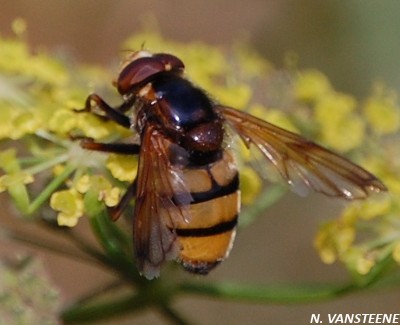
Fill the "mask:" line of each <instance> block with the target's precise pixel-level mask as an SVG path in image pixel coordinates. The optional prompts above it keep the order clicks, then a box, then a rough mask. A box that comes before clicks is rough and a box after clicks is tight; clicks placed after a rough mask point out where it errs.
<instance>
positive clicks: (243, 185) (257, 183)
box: [240, 167, 262, 204]
mask: <svg viewBox="0 0 400 325" xmlns="http://www.w3.org/2000/svg"><path fill="white" fill-rule="evenodd" d="M261 188H262V181H261V179H260V177H259V176H258V175H257V173H256V172H255V171H254V170H253V169H252V168H250V167H244V168H242V169H241V170H240V189H241V201H242V203H243V204H251V203H252V202H254V200H256V199H257V196H258V194H260V191H261Z"/></svg>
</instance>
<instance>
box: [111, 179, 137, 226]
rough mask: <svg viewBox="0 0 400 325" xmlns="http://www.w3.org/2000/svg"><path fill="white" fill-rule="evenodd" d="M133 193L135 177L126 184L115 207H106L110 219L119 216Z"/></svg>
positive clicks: (134, 190) (115, 218)
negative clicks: (126, 186)
mask: <svg viewBox="0 0 400 325" xmlns="http://www.w3.org/2000/svg"><path fill="white" fill-rule="evenodd" d="M135 193H136V179H135V180H134V181H133V182H132V184H131V185H129V186H128V188H127V189H126V192H125V194H124V195H123V196H122V198H121V200H120V201H119V203H118V204H117V205H116V206H115V207H112V208H108V212H109V214H110V217H111V220H113V221H116V220H117V219H118V218H119V217H120V216H121V214H122V212H124V210H125V209H126V207H127V206H128V204H129V202H130V201H131V200H132V198H133V197H134V196H135Z"/></svg>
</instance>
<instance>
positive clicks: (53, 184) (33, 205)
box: [27, 165, 76, 214]
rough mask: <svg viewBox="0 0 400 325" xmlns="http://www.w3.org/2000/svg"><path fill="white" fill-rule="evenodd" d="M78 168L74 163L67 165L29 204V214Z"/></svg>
mask: <svg viewBox="0 0 400 325" xmlns="http://www.w3.org/2000/svg"><path fill="white" fill-rule="evenodd" d="M75 169H76V167H75V166H73V165H66V166H65V169H64V170H63V171H62V173H61V174H59V175H57V177H55V178H54V179H53V180H52V181H51V182H50V183H49V184H48V185H47V186H46V188H45V189H44V190H43V191H41V192H40V194H39V195H38V196H37V197H36V198H35V200H33V201H32V202H31V204H30V205H29V208H28V211H27V214H32V213H34V212H35V211H36V210H37V209H39V208H40V206H41V205H42V204H43V203H44V202H45V201H46V200H47V199H48V198H49V197H50V196H51V195H52V194H53V192H54V191H55V190H56V189H57V188H58V187H60V186H61V185H62V184H64V183H65V180H66V179H67V178H68V177H69V176H70V175H71V174H72V173H73V171H74V170H75Z"/></svg>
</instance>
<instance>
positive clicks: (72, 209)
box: [50, 189, 84, 227]
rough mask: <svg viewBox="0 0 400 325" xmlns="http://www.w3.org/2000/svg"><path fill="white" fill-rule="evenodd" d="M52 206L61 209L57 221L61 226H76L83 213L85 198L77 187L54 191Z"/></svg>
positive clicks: (57, 209) (51, 200)
mask: <svg viewBox="0 0 400 325" xmlns="http://www.w3.org/2000/svg"><path fill="white" fill-rule="evenodd" d="M50 207H51V208H52V209H53V210H56V211H59V213H58V215H57V222H58V224H59V225H60V226H67V227H74V226H75V225H76V224H77V223H78V220H79V218H80V217H82V215H83V210H84V204H83V198H82V195H81V194H80V193H78V192H77V191H76V190H75V189H69V190H62V191H58V192H54V193H53V195H52V196H51V199H50Z"/></svg>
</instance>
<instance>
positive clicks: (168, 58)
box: [153, 53, 185, 71]
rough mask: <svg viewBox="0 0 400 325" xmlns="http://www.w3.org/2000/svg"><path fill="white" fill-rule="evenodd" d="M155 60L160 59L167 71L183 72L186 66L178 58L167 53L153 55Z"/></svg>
mask: <svg viewBox="0 0 400 325" xmlns="http://www.w3.org/2000/svg"><path fill="white" fill-rule="evenodd" d="M153 58H155V59H158V60H159V61H160V62H162V64H163V65H164V67H165V71H170V70H175V71H177V70H183V69H185V65H184V64H183V62H182V61H181V60H180V59H178V58H177V57H176V56H174V55H171V54H166V53H157V54H154V55H153Z"/></svg>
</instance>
